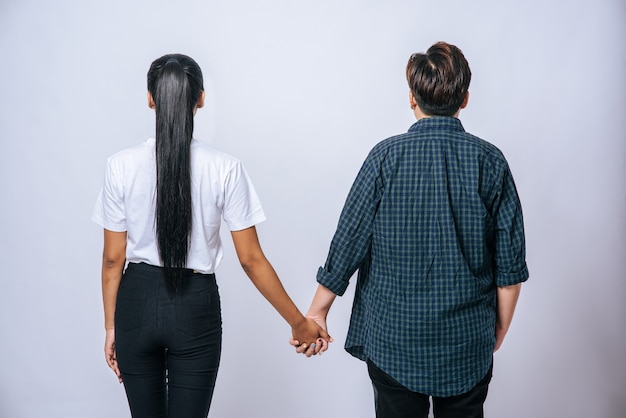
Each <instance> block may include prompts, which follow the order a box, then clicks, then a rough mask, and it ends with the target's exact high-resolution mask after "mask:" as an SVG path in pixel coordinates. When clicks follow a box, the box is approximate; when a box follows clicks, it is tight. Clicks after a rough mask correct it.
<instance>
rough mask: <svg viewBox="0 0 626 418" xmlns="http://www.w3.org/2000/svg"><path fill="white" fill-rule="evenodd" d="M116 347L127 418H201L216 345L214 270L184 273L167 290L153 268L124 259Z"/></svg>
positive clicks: (217, 350) (219, 329)
mask: <svg viewBox="0 0 626 418" xmlns="http://www.w3.org/2000/svg"><path fill="white" fill-rule="evenodd" d="M115 349H116V354H117V359H118V364H119V367H120V371H121V373H122V381H123V383H124V388H125V390H126V396H127V398H128V404H129V406H130V410H131V414H132V416H133V418H148V417H149V418H206V417H207V415H208V413H209V407H210V405H211V398H212V397H213V388H214V387H215V379H216V377H217V370H218V367H219V361H220V354H221V349H222V318H221V310H220V299H219V293H218V288H217V284H216V282H215V275H212V274H211V275H205V274H196V273H193V272H191V271H189V272H188V274H187V275H186V277H184V279H183V284H182V287H181V289H179V291H178V292H177V293H176V294H169V293H168V291H167V287H166V283H165V279H164V277H163V271H162V269H161V268H160V267H155V266H151V265H148V264H132V263H131V264H129V266H128V267H127V269H126V271H125V272H124V275H123V277H122V281H121V283H120V288H119V291H118V295H117V305H116V309H115Z"/></svg>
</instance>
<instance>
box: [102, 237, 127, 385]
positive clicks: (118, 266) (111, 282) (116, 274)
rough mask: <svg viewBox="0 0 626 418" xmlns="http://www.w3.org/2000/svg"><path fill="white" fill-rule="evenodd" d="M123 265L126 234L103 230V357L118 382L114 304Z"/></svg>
mask: <svg viewBox="0 0 626 418" xmlns="http://www.w3.org/2000/svg"><path fill="white" fill-rule="evenodd" d="M125 264H126V232H113V231H109V230H108V229H105V230H104V250H103V251H102V301H103V304H104V329H105V331H106V339H105V343H104V356H105V358H106V362H107V364H108V365H109V367H110V368H111V369H112V370H113V372H115V375H116V376H117V378H118V380H119V381H120V382H121V381H122V378H121V375H120V369H119V367H118V365H117V357H116V355H115V302H116V300H117V290H118V289H119V287H120V281H121V280H122V273H123V271H124V265H125Z"/></svg>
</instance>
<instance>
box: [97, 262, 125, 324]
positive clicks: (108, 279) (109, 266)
mask: <svg viewBox="0 0 626 418" xmlns="http://www.w3.org/2000/svg"><path fill="white" fill-rule="evenodd" d="M124 263H125V260H123V261H121V262H120V261H117V262H110V261H107V260H103V261H102V302H103V304H104V328H105V329H107V330H110V329H113V328H114V326H115V322H114V317H115V302H116V300H117V291H118V289H119V286H120V281H121V279H122V272H123V270H124Z"/></svg>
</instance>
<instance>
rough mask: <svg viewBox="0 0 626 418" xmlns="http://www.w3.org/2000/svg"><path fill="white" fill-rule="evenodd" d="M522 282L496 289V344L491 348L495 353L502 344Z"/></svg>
mask: <svg viewBox="0 0 626 418" xmlns="http://www.w3.org/2000/svg"><path fill="white" fill-rule="evenodd" d="M521 289H522V284H521V283H518V284H516V285H513V286H504V287H498V290H497V296H496V297H497V311H496V314H497V316H496V346H495V348H494V350H493V352H494V353H495V352H496V351H498V349H500V346H502V342H503V341H504V337H505V335H506V333H507V331H508V330H509V327H510V326H511V321H512V320H513V313H514V312H515V306H516V305H517V299H518V298H519V294H520V290H521Z"/></svg>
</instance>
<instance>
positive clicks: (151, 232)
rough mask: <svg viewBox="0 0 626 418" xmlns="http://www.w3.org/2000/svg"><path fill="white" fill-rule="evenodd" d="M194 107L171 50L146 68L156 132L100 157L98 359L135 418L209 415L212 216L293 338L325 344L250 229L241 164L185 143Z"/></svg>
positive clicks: (192, 76)
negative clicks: (101, 321) (101, 336)
mask: <svg viewBox="0 0 626 418" xmlns="http://www.w3.org/2000/svg"><path fill="white" fill-rule="evenodd" d="M203 104H204V88H203V81H202V72H201V70H200V67H199V66H198V64H197V63H196V62H195V61H194V60H193V59H191V58H190V57H187V56H185V55H180V54H171V55H165V56H163V57H161V58H159V59H157V60H155V61H154V62H153V63H152V65H151V66H150V70H149V72H148V105H149V106H150V108H152V109H154V110H155V113H156V136H155V138H154V139H149V140H148V141H146V142H145V143H143V144H141V145H139V146H136V147H134V148H131V149H127V150H125V151H121V152H119V153H117V154H115V155H113V156H112V157H110V158H109V159H108V161H107V168H106V174H105V179H104V185H103V187H102V190H101V193H100V195H99V198H98V201H97V203H96V207H95V209H94V213H93V217H92V218H93V220H94V221H95V222H96V223H98V224H99V225H100V226H102V227H103V228H104V251H103V259H102V293H103V302H104V317H105V330H106V340H105V348H104V350H105V357H106V361H107V363H108V365H109V367H110V368H111V369H113V371H114V372H115V374H116V375H117V377H118V379H119V380H120V382H123V383H124V388H125V390H126V395H127V397H128V402H129V405H130V409H131V413H132V416H133V417H135V418H137V417H168V418H173V417H184V418H192V417H202V418H205V417H206V416H207V415H208V411H209V406H210V403H211V398H212V396H213V388H214V385H215V379H216V376H217V370H218V366H219V359H220V353H221V339H222V329H221V311H220V299H219V295H218V289H217V284H216V281H215V275H214V272H215V269H216V268H217V266H218V265H219V263H220V261H221V259H222V245H221V242H220V237H219V227H220V223H221V220H222V219H223V220H224V221H225V223H226V224H227V226H228V227H229V229H230V230H231V235H232V239H233V242H234V245H235V249H236V252H237V256H238V258H239V260H240V262H241V265H242V267H243V269H244V271H245V272H246V274H247V275H248V276H249V277H250V279H251V280H252V282H253V283H254V285H255V286H256V287H257V288H258V290H259V291H260V292H261V294H262V295H263V296H264V297H265V298H266V299H267V300H268V301H269V302H270V303H271V304H272V305H273V306H274V308H276V310H277V311H278V312H279V313H280V314H281V315H282V317H283V318H284V319H285V320H286V321H287V322H288V323H289V325H291V327H292V334H293V337H294V339H296V340H299V341H303V342H307V343H308V345H309V347H310V349H311V347H314V349H315V351H319V350H320V349H321V348H322V347H326V343H327V342H328V341H329V340H330V337H329V336H328V334H327V333H326V332H325V331H324V330H323V329H321V328H320V327H319V326H318V325H317V324H316V323H315V322H314V321H312V320H310V319H307V318H305V317H304V316H303V315H302V313H300V311H299V310H298V308H297V307H296V306H295V305H294V303H293V302H292V300H291V299H290V298H289V296H288V295H287V293H286V292H285V290H284V288H283V286H282V284H281V282H280V280H279V278H278V276H277V275H276V272H275V271H274V269H273V268H272V266H271V264H270V263H269V262H268V260H267V259H266V258H265V256H264V254H263V251H262V249H261V246H260V244H259V240H258V237H257V234H256V229H255V225H256V224H257V223H259V222H261V221H263V220H264V219H265V215H264V213H263V209H262V207H261V205H260V202H259V199H258V197H257V195H256V192H255V191H254V188H253V186H252V183H251V182H250V180H249V178H248V175H247V174H246V171H245V170H244V168H243V166H242V164H241V163H240V162H239V161H238V160H237V159H235V158H233V157H230V156H228V155H225V154H223V153H220V152H218V151H216V150H215V149H213V148H211V147H209V146H207V145H205V144H203V143H201V142H199V141H196V140H195V139H193V138H192V135H193V118H194V115H195V112H196V110H197V109H198V108H201V107H202V106H203ZM316 345H317V347H315V346H316Z"/></svg>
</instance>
